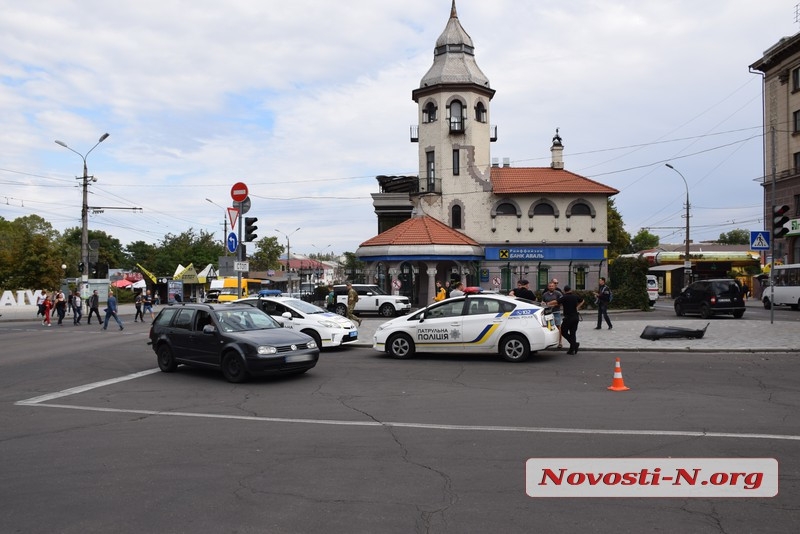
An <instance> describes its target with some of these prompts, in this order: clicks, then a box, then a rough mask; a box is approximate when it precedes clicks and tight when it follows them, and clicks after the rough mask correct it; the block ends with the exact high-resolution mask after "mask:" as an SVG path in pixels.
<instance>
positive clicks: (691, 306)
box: [675, 278, 745, 319]
mask: <svg viewBox="0 0 800 534" xmlns="http://www.w3.org/2000/svg"><path fill="white" fill-rule="evenodd" d="M744 310H745V304H744V299H743V298H742V292H741V288H740V287H739V285H738V284H737V283H736V280H734V279H733V278H719V279H713V280H699V281H697V282H693V283H691V284H689V286H688V287H686V288H685V289H684V290H683V291H681V293H680V295H678V296H677V297H676V298H675V314H676V315H678V316H682V315H685V314H693V313H697V314H700V316H701V317H702V318H703V319H708V318H710V317H713V316H714V315H721V314H723V315H724V314H728V315H733V316H734V317H736V318H737V319H739V318H741V317H742V316H743V315H744Z"/></svg>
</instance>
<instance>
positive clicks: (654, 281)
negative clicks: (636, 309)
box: [647, 274, 658, 306]
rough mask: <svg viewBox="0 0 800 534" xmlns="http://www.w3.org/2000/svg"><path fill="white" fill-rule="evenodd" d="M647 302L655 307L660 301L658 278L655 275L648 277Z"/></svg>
mask: <svg viewBox="0 0 800 534" xmlns="http://www.w3.org/2000/svg"><path fill="white" fill-rule="evenodd" d="M647 300H649V301H650V306H655V304H656V301H657V300H658V278H656V276H655V275H653V274H648V275H647Z"/></svg>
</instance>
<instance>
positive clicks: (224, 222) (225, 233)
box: [206, 198, 233, 256]
mask: <svg viewBox="0 0 800 534" xmlns="http://www.w3.org/2000/svg"><path fill="white" fill-rule="evenodd" d="M206 200H207V201H208V202H211V203H212V204H214V205H215V206H216V207H218V208H220V209H222V210H223V211H224V212H225V213H224V214H223V215H222V228H223V232H222V247H223V248H224V249H225V255H226V256H227V255H228V247H227V246H225V243H226V241H227V240H228V216H227V215H228V212H227V210H225V208H223V207H222V206H220V205H219V204H217V203H216V202H214V201H213V200H211V199H210V198H206ZM232 230H233V229H231V231H232Z"/></svg>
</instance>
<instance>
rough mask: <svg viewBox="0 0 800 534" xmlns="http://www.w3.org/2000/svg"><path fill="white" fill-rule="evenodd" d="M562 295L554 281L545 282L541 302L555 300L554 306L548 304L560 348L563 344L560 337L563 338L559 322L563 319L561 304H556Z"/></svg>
mask: <svg viewBox="0 0 800 534" xmlns="http://www.w3.org/2000/svg"><path fill="white" fill-rule="evenodd" d="M562 295H563V293H562V292H561V291H559V290H558V289H556V283H555V282H549V283H548V284H547V290H546V291H545V292H544V293H542V304H547V303H549V302H553V301H555V302H556V304H555V305H554V306H550V311H552V312H553V321H554V322H555V323H556V328H558V348H559V349H561V348H563V346H562V345H561V339H562V338H563V334H562V333H561V323H562V321H563V318H564V317H563V315H562V314H561V305H560V304H558V299H559V298H560V297H561V296H562Z"/></svg>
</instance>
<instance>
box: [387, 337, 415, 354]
mask: <svg viewBox="0 0 800 534" xmlns="http://www.w3.org/2000/svg"><path fill="white" fill-rule="evenodd" d="M386 351H387V352H388V353H389V356H391V357H392V358H397V359H399V360H405V359H408V358H411V357H412V356H414V341H412V340H411V338H410V337H409V336H408V335H406V334H396V335H394V336H392V337H390V338H389V341H388V342H387V343H386Z"/></svg>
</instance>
